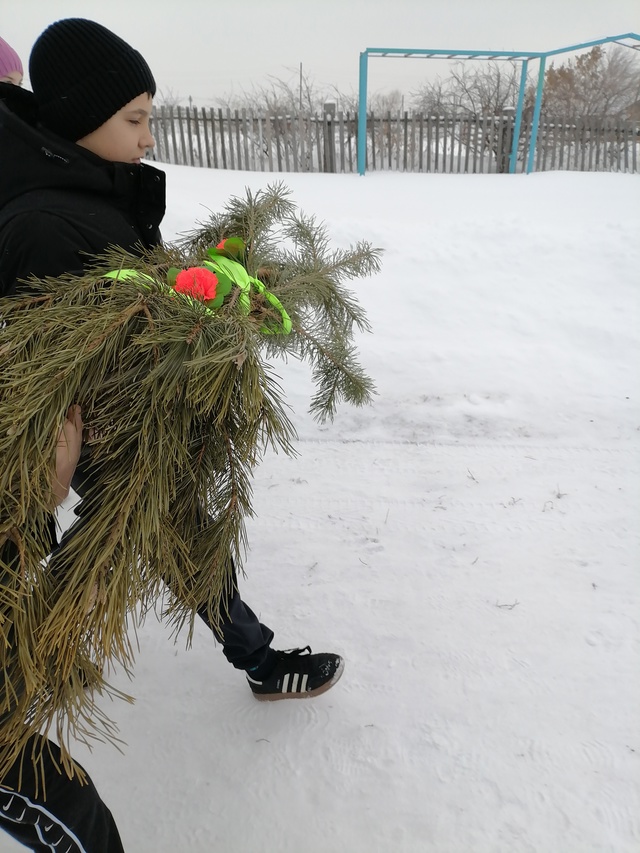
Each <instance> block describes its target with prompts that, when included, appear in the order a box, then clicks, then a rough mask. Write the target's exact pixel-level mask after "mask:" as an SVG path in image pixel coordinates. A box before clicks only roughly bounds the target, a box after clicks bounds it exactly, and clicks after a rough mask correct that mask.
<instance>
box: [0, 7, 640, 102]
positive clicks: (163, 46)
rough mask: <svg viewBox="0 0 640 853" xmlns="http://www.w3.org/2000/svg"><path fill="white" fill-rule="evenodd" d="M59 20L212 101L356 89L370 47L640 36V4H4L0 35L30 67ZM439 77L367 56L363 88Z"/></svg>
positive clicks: (412, 64)
mask: <svg viewBox="0 0 640 853" xmlns="http://www.w3.org/2000/svg"><path fill="white" fill-rule="evenodd" d="M66 17H83V18H91V19H93V20H95V21H98V22H99V23H101V24H104V25H105V26H106V27H109V29H111V30H113V31H114V32H116V33H117V34H118V35H119V36H121V37H122V38H124V39H126V41H128V42H129V43H130V44H131V45H133V46H134V47H135V48H137V49H138V50H139V51H140V52H141V53H142V54H143V55H144V57H145V59H146V60H147V61H148V63H149V65H150V66H151V68H152V70H153V72H154V75H155V78H156V82H157V84H158V88H159V90H160V91H161V92H164V93H167V94H168V93H172V94H173V95H174V96H175V95H178V96H180V97H182V98H183V99H186V98H188V96H189V95H191V96H192V97H193V99H194V102H196V103H197V104H198V105H210V104H213V103H215V99H216V98H218V97H223V96H225V95H229V94H231V93H240V92H242V91H243V90H250V89H251V88H252V87H253V86H260V85H262V84H264V83H266V82H268V77H269V75H271V76H273V77H276V78H280V79H291V80H296V79H297V75H298V73H299V67H300V63H302V66H303V72H304V73H305V74H306V75H308V76H309V77H311V78H312V80H313V81H314V82H316V83H317V84H318V86H319V87H323V86H324V85H325V84H326V85H327V86H330V85H336V86H337V87H339V88H340V89H341V91H343V92H345V93H349V92H352V91H353V92H355V91H357V89H358V57H359V54H360V52H361V51H362V50H364V49H365V48H367V47H400V48H434V49H439V48H444V49H451V50H455V49H460V50H531V51H534V50H551V49H554V48H559V47H565V46H568V45H573V44H577V43H580V42H584V41H590V40H592V39H597V38H602V37H605V36H613V35H619V34H621V33H627V32H635V33H640V0H316V2H308V0H240V2H235V3H233V2H229V1H228V0H227V2H222V0H155V2H149V0H0V35H1V36H2V37H3V38H4V39H5V40H6V41H8V42H9V43H10V44H11V45H12V46H13V47H14V48H15V49H16V50H17V51H18V52H19V53H20V55H21V56H22V58H23V62H24V63H25V69H26V64H27V62H26V60H27V59H28V56H29V52H30V50H31V46H32V45H33V42H34V41H35V39H36V38H37V37H38V35H39V34H40V33H41V32H42V30H43V29H45V27H46V26H47V25H48V24H50V23H51V22H52V21H54V20H58V19H60V18H66ZM532 70H533V69H532ZM436 73H437V74H439V75H440V76H446V67H445V66H444V65H443V64H442V63H437V64H436V63H435V62H434V61H433V60H424V59H408V60H405V59H371V60H370V61H369V91H370V92H376V91H389V90H392V89H400V90H402V91H403V92H406V93H407V94H409V92H410V91H411V90H412V89H415V88H417V86H418V85H419V83H420V80H422V79H424V78H425V77H426V76H429V77H433V76H435V74H436ZM25 85H28V79H27V80H26V81H25Z"/></svg>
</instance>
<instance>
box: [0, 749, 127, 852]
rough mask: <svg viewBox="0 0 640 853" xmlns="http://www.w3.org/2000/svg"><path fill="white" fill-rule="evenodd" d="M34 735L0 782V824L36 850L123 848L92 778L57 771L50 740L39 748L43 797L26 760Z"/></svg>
mask: <svg viewBox="0 0 640 853" xmlns="http://www.w3.org/2000/svg"><path fill="white" fill-rule="evenodd" d="M36 738H38V739H40V737H39V735H36V736H34V737H33V738H32V739H31V740H30V741H29V742H28V744H27V746H26V747H25V750H24V760H22V762H21V761H20V760H18V761H16V763H15V764H14V765H13V767H12V768H11V770H10V771H9V774H8V775H7V776H5V777H4V779H3V781H2V785H0V829H4V830H5V832H7V833H8V834H9V835H10V836H11V837H12V838H15V839H16V841H20V842H21V843H22V844H24V845H25V846H26V847H28V848H29V849H30V850H34V851H37V853H45V851H47V853H52V851H53V853H124V847H123V846H122V842H121V840H120V835H119V833H118V829H117V827H116V825H115V822H114V820H113V817H112V815H111V812H110V811H109V809H108V808H107V807H106V806H105V804H104V803H103V802H102V800H101V799H100V796H99V794H98V792H97V791H96V789H95V786H94V784H93V782H92V781H91V780H90V779H87V782H86V784H84V785H82V784H80V782H79V781H78V779H77V777H74V778H73V779H69V778H68V776H67V775H66V774H65V773H64V771H62V772H60V771H59V770H58V767H60V766H61V765H60V750H59V748H58V746H57V745H56V744H55V743H53V742H52V741H48V742H47V744H46V745H45V748H44V751H43V770H44V784H45V790H46V799H44V798H43V796H42V783H41V782H40V780H36V776H35V772H36V771H35V770H34V767H33V764H32V762H31V749H32V747H33V742H34V740H35V739H36ZM56 765H57V766H56ZM20 771H21V772H22V778H21V779H20V778H19V775H20ZM19 781H20V788H19V791H18V782H19ZM36 781H39V782H40V784H39V785H37V784H36ZM36 792H37V793H36ZM1 846H2V843H1V842H0V847H1Z"/></svg>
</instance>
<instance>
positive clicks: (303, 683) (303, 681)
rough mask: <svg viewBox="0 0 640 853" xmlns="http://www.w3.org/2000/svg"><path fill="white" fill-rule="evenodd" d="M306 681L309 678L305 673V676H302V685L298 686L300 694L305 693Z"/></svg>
mask: <svg viewBox="0 0 640 853" xmlns="http://www.w3.org/2000/svg"><path fill="white" fill-rule="evenodd" d="M308 680H309V676H308V675H307V673H306V672H305V674H304V675H303V676H302V684H301V685H300V693H306V692H307V681H308Z"/></svg>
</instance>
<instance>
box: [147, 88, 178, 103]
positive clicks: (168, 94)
mask: <svg viewBox="0 0 640 853" xmlns="http://www.w3.org/2000/svg"><path fill="white" fill-rule="evenodd" d="M183 101H184V98H183V97H182V95H180V93H179V92H175V91H174V90H173V89H171V88H167V89H158V91H157V92H156V95H155V98H154V102H155V104H156V106H158V107H179V106H181V104H182V102H183Z"/></svg>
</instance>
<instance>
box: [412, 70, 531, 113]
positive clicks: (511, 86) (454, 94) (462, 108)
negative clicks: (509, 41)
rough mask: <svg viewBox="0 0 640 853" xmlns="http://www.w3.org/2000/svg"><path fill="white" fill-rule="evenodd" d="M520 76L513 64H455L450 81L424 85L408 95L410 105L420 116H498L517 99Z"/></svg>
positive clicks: (438, 79) (512, 105) (447, 79)
mask: <svg viewBox="0 0 640 853" xmlns="http://www.w3.org/2000/svg"><path fill="white" fill-rule="evenodd" d="M519 85H520V72H519V69H518V67H517V65H516V63H515V62H483V63H481V64H480V65H475V66H474V67H471V66H470V64H469V62H464V61H461V62H457V63H456V64H455V65H454V66H453V70H452V72H451V74H450V76H449V77H447V78H446V79H445V80H442V79H440V78H439V77H438V78H437V79H436V80H435V82H427V83H424V84H423V86H422V87H421V88H420V89H418V90H417V91H414V92H412V93H411V105H412V107H413V109H414V110H416V111H417V112H419V113H422V114H423V115H429V114H431V115H440V116H442V115H445V116H446V115H459V114H466V115H471V116H482V115H500V114H501V113H502V112H504V111H505V109H508V108H509V109H513V108H514V107H515V106H516V103H517V99H518V89H519Z"/></svg>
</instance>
